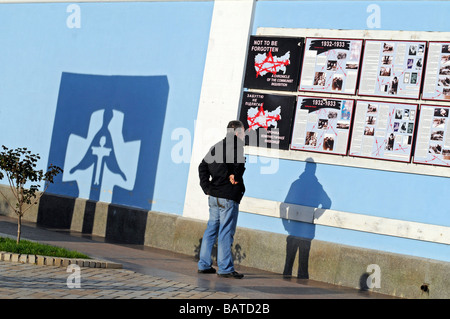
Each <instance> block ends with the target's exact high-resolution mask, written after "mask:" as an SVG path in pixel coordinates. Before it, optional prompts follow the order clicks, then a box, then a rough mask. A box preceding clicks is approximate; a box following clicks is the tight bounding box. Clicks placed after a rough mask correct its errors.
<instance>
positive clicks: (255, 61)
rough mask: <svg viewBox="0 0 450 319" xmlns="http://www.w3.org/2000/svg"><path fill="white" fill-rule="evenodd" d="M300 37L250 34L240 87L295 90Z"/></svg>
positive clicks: (301, 40)
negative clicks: (241, 85) (242, 82)
mask: <svg viewBox="0 0 450 319" xmlns="http://www.w3.org/2000/svg"><path fill="white" fill-rule="evenodd" d="M303 44H304V38H291V37H268V36H251V37H250V42H249V45H248V51H247V52H248V53H247V64H246V70H245V79H244V87H245V88H249V89H264V90H277V91H297V88H298V81H299V77H300V63H301V56H302V53H303Z"/></svg>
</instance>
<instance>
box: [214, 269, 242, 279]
mask: <svg viewBox="0 0 450 319" xmlns="http://www.w3.org/2000/svg"><path fill="white" fill-rule="evenodd" d="M217 276H219V277H224V278H235V279H241V278H242V277H244V275H243V274H240V273H238V272H237V271H233V272H230V273H227V274H217Z"/></svg>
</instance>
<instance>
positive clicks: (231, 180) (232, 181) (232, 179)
mask: <svg viewBox="0 0 450 319" xmlns="http://www.w3.org/2000/svg"><path fill="white" fill-rule="evenodd" d="M230 182H231V184H233V185H236V184H237V183H238V182H236V181H235V180H234V175H233V174H231V175H230Z"/></svg>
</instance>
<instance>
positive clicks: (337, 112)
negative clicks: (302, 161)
mask: <svg viewBox="0 0 450 319" xmlns="http://www.w3.org/2000/svg"><path fill="white" fill-rule="evenodd" d="M353 104H354V101H353V100H344V99H323V98H317V97H306V96H299V97H298V100H297V107H296V110H295V117H294V125H293V131H292V139H291V149H292V150H303V151H312V152H322V153H331V154H339V155H347V149H348V142H349V136H350V133H349V131H350V121H351V118H352V113H353Z"/></svg>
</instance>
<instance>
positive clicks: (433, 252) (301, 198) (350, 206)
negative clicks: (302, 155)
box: [239, 1, 450, 261]
mask: <svg viewBox="0 0 450 319" xmlns="http://www.w3.org/2000/svg"><path fill="white" fill-rule="evenodd" d="M372 4H375V5H378V7H379V9H380V28H378V29H377V30H409V31H448V30H450V20H449V19H448V17H447V14H448V12H449V11H450V2H447V1H259V2H257V4H256V9H255V16H254V24H253V31H252V32H253V34H256V30H257V28H258V27H276V28H318V29H349V30H365V29H369V27H368V24H367V18H368V17H369V16H370V15H371V14H372V13H373V11H372V9H369V10H368V6H369V5H372ZM264 165H266V166H267V164H261V163H256V164H248V165H247V166H248V169H247V171H246V173H245V179H246V186H247V192H246V195H247V196H249V197H256V198H263V199H270V200H274V201H281V202H282V201H288V202H291V203H295V204H301V205H306V206H312V207H318V206H319V203H320V202H325V203H327V204H325V205H326V206H325V208H330V209H333V210H338V211H344V212H352V213H359V214H366V215H370V216H379V217H386V218H393V219H400V220H406V221H414V222H421V223H429V224H437V225H444V226H450V206H449V205H448V196H447V191H448V190H449V189H450V179H448V178H440V177H431V176H425V175H415V174H403V173H394V172H387V171H381V170H370V169H360V168H352V167H344V166H335V165H326V164H320V163H317V164H309V165H313V166H314V169H315V173H314V174H313V175H315V178H314V177H313V176H309V177H306V178H305V176H303V178H301V179H300V181H297V183H294V182H295V181H296V180H298V179H299V176H300V175H301V174H302V173H303V172H304V171H305V169H306V166H307V165H308V164H305V163H304V162H299V161H289V160H280V161H279V170H278V172H277V173H276V174H268V175H262V174H261V173H260V169H261V167H263V166H264ZM262 185H263V186H262ZM291 185H295V186H294V188H295V190H294V191H295V194H296V195H292V193H290V195H288V193H289V190H290V188H291ZM324 198H325V199H327V198H328V199H327V200H326V201H324ZM239 225H240V226H242V227H248V228H256V229H261V230H266V231H272V232H278V233H283V234H290V235H296V236H301V237H306V238H315V239H318V240H324V241H330V242H334V243H341V244H345V245H352V246H360V247H365V248H370V249H379V250H384V251H390V252H395V253H401V254H407V255H412V256H420V257H426V258H434V259H439V260H445V261H450V246H449V245H444V244H435V243H429V242H422V241H417V240H409V239H403V238H396V237H390V236H383V235H377V234H370V233H364V232H358V231H351V230H345V229H339V228H333V227H326V226H314V225H311V224H305V223H300V222H287V221H286V220H282V219H278V218H271V217H266V216H258V215H253V214H247V213H241V214H240V216H239Z"/></svg>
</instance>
